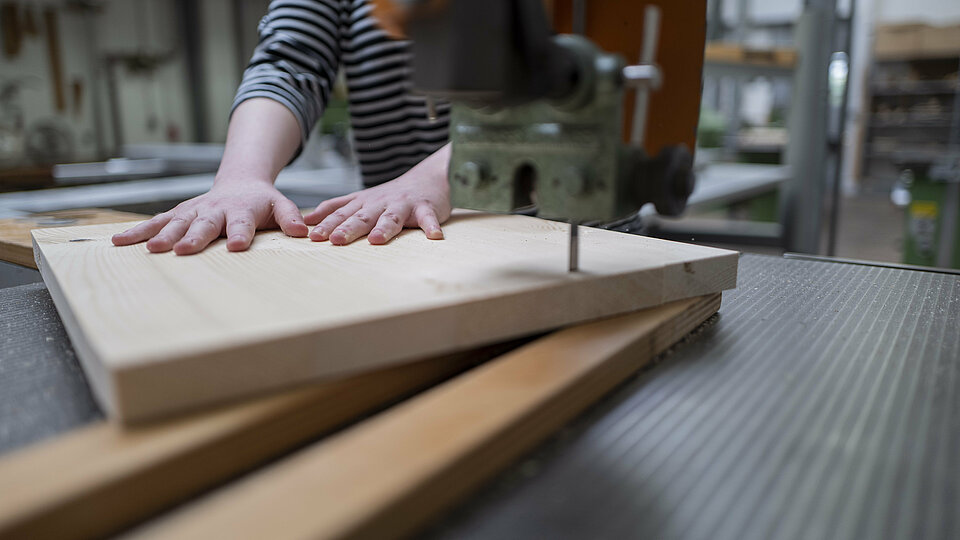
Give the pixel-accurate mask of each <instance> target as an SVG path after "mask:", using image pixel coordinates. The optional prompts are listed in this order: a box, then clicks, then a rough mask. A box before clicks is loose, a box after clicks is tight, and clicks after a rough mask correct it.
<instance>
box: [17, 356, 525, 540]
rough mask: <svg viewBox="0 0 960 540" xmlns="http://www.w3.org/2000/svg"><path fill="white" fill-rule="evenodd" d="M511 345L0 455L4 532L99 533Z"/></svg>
mask: <svg viewBox="0 0 960 540" xmlns="http://www.w3.org/2000/svg"><path fill="white" fill-rule="evenodd" d="M514 346H516V343H507V344H501V345H496V346H492V347H488V348H485V349H480V350H476V351H470V352H465V353H460V354H456V355H447V356H444V357H440V358H433V359H429V360H423V361H418V362H414V363H411V364H409V365H404V366H394V367H391V368H387V369H384V370H379V371H375V372H372V373H367V374H362V375H358V376H355V377H352V378H348V379H344V380H340V381H335V382H329V383H318V384H314V385H310V386H307V387H304V388H300V389H297V390H292V391H289V392H286V393H284V394H281V395H275V396H269V397H264V398H259V399H257V400H254V401H250V402H247V403H243V404H240V405H236V406H231V407H226V408H221V409H219V410H215V411H212V412H207V413H203V414H196V415H191V416H189V417H185V418H181V419H177V420H172V421H167V422H163V423H161V424H157V425H151V426H148V427H141V428H136V429H123V428H122V427H120V426H118V425H117V424H115V423H110V422H98V423H96V424H94V425H92V426H89V427H86V428H81V429H79V430H77V431H75V432H71V433H69V434H67V435H65V436H63V437H60V438H57V439H54V440H51V441H49V442H46V443H41V444H39V445H36V446H32V447H28V448H25V449H23V450H20V451H18V452H16V453H14V454H12V455H9V456H5V457H4V458H3V459H2V460H0V486H2V492H3V497H2V502H0V538H5V539H7V538H60V539H67V538H95V537H101V536H103V535H106V534H110V533H113V532H116V531H118V530H120V529H122V528H124V527H126V526H129V525H131V524H133V523H136V522H137V521H139V520H141V519H143V518H145V517H147V516H149V515H151V514H154V513H156V512H158V511H160V510H162V509H164V508H166V507H168V506H170V505H172V504H175V503H176V502H178V501H180V500H183V499H185V498H188V497H190V496H192V495H195V494H197V493H198V492H200V491H202V490H204V489H207V488H210V487H211V486H215V485H217V484H218V483H220V482H222V481H224V480H226V479H228V478H230V477H232V476H235V475H237V474H239V473H241V472H243V471H246V470H248V469H250V468H251V467H253V466H255V465H257V464H259V463H262V462H263V461H265V460H268V459H271V458H274V457H276V456H277V455H280V454H282V453H284V452H287V451H289V450H290V449H291V448H294V447H296V446H297V445H300V444H303V443H305V442H308V441H310V440H312V439H314V438H316V437H318V436H320V435H322V434H323V433H325V432H328V431H330V430H332V429H334V428H336V427H338V426H340V425H342V424H344V423H346V422H349V421H351V420H353V419H355V418H356V417H358V416H360V415H363V414H367V413H369V412H371V411H372V410H375V409H377V408H380V407H382V406H384V405H385V404H389V403H391V402H394V401H396V400H397V399H399V398H401V397H403V396H405V395H408V394H410V393H411V392H415V391H417V390H419V389H421V388H425V387H428V386H430V385H432V384H435V383H437V382H438V381H441V380H443V379H445V378H448V377H450V376H451V375H454V374H456V373H458V372H460V371H463V370H464V369H467V368H469V367H471V366H473V365H475V364H476V363H479V362H481V361H484V360H487V359H489V358H491V357H493V356H496V355H497V354H499V353H502V352H505V351H508V350H510V349H511V348H513V347H514Z"/></svg>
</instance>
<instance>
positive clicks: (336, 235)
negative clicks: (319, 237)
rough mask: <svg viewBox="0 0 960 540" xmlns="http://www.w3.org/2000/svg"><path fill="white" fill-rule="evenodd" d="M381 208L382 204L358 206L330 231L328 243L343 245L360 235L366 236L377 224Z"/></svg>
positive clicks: (381, 212)
mask: <svg viewBox="0 0 960 540" xmlns="http://www.w3.org/2000/svg"><path fill="white" fill-rule="evenodd" d="M383 210H384V208H383V206H373V207H371V206H364V207H362V208H360V209H359V210H357V211H356V212H355V213H354V214H353V215H352V216H350V217H349V218H347V219H346V221H344V222H343V223H342V224H341V225H340V226H338V227H337V228H336V229H334V230H333V232H332V233H330V243H331V244H334V245H337V246H343V245H346V244H349V243H350V242H353V241H354V240H356V239H357V238H360V237H361V236H366V234H367V233H368V232H370V231H371V230H372V229H373V226H374V225H376V224H377V219H378V218H379V217H380V215H381V214H383Z"/></svg>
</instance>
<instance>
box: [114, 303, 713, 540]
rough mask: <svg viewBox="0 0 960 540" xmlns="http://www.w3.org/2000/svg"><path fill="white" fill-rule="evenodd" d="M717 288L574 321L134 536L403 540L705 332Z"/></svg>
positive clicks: (251, 476) (169, 516) (161, 519)
mask: <svg viewBox="0 0 960 540" xmlns="http://www.w3.org/2000/svg"><path fill="white" fill-rule="evenodd" d="M719 307H720V295H719V294H714V295H708V296H704V297H700V298H693V299H687V300H681V301H677V302H673V303H670V304H667V305H664V306H659V307H655V308H650V309H646V310H643V311H640V312H637V313H633V314H628V315H623V316H620V317H616V318H613V319H608V320H603V321H597V322H594V323H590V324H585V325H581V326H577V327H574V328H569V329H565V330H562V331H559V332H556V333H554V334H551V335H549V336H547V337H544V338H541V339H539V340H537V341H534V342H532V343H530V344H528V345H526V346H523V347H521V348H519V349H517V350H515V351H513V352H511V353H508V354H506V355H504V356H501V357H499V358H497V359H495V360H492V361H491V362H488V363H486V364H484V365H483V366H481V367H478V368H475V369H473V370H471V371H469V372H467V373H464V374H463V375H460V376H459V377H456V378H454V379H452V380H450V381H448V382H446V383H444V384H441V385H439V386H436V387H434V388H432V389H431V390H428V391H427V392H424V393H422V394H420V395H418V396H416V397H414V398H412V399H410V400H408V401H406V402H404V403H402V404H400V405H397V406H395V407H393V408H391V409H389V410H388V411H386V412H384V413H381V414H380V415H377V416H375V417H373V418H371V419H370V420H368V421H366V422H363V423H361V424H358V425H357V426H355V427H353V428H351V429H349V430H346V431H345V432H342V433H340V434H338V435H335V436H333V437H331V438H330V439H328V440H324V441H321V442H319V443H317V444H315V445H313V446H311V447H308V448H306V449H304V450H303V451H301V452H299V453H297V454H294V455H293V456H291V457H289V458H287V459H285V460H283V461H281V462H279V463H277V464H276V465H273V466H271V467H268V468H266V469H263V470H261V471H258V472H257V473H255V474H252V475H250V476H249V477H247V478H244V479H243V480H241V481H239V482H238V483H236V484H234V485H229V486H226V487H225V488H224V489H221V490H219V491H217V492H214V493H212V494H211V495H209V496H207V497H204V498H202V499H200V500H198V501H196V502H195V503H193V504H191V505H187V506H184V507H182V508H181V509H179V510H177V511H174V512H173V513H172V514H171V515H168V516H165V517H161V518H160V519H158V520H156V521H154V522H153V523H148V524H147V525H146V526H145V527H142V528H141V529H139V530H137V531H134V534H132V535H131V536H132V537H134V538H152V539H166V538H176V539H178V540H181V539H194V538H196V539H205V538H233V539H237V540H240V539H246V538H251V539H254V538H274V539H285V538H290V539H293V538H317V539H333V538H401V537H406V536H408V535H410V534H411V533H413V532H416V531H417V530H418V528H420V527H422V526H423V525H425V524H426V523H428V522H429V521H430V520H431V519H433V518H435V517H436V516H437V515H438V514H439V513H441V512H442V511H443V510H445V509H447V508H449V507H451V506H452V505H454V504H456V503H457V502H458V501H459V500H461V499H462V498H463V497H464V496H466V495H467V494H469V493H470V492H471V490H473V489H475V488H476V487H478V486H479V485H481V484H482V483H483V482H484V481H485V480H486V479H488V478H489V477H490V476H491V475H493V474H495V473H496V472H497V471H499V470H500V469H502V468H503V467H505V466H506V465H508V464H509V463H510V462H511V461H513V460H515V459H516V458H518V457H520V456H521V455H523V454H524V453H525V452H527V451H529V450H531V449H532V448H533V447H534V446H535V445H536V444H537V443H539V442H541V441H542V440H544V439H545V438H546V437H547V436H549V435H550V434H551V433H553V432H554V431H555V430H556V429H558V428H560V427H561V426H562V425H564V424H565V423H566V422H568V421H570V420H571V419H572V418H574V417H575V416H576V415H577V414H579V413H580V412H581V411H583V410H584V409H585V408H586V407H588V406H589V405H590V404H591V403H593V402H594V401H596V400H597V399H598V398H599V397H600V396H602V395H603V394H605V393H606V392H608V391H610V390H611V389H612V388H614V387H615V386H616V385H617V384H618V383H619V382H621V381H622V380H624V379H625V378H626V377H628V376H629V375H631V374H632V373H634V372H636V370H637V369H639V368H640V367H642V366H643V365H644V364H646V363H647V362H648V361H649V360H650V359H651V358H653V357H654V356H656V355H657V354H659V353H660V352H663V351H664V350H665V349H667V348H668V347H670V346H671V345H672V344H673V343H675V342H676V341H678V340H680V339H681V338H682V337H683V336H684V335H686V334H687V333H688V332H690V331H691V330H693V329H694V328H696V327H697V326H698V325H699V324H700V323H702V322H703V321H704V320H705V319H707V318H708V317H710V315H712V314H713V313H715V312H716V311H717V310H718V309H719Z"/></svg>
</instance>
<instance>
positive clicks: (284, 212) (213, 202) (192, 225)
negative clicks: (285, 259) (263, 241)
mask: <svg viewBox="0 0 960 540" xmlns="http://www.w3.org/2000/svg"><path fill="white" fill-rule="evenodd" d="M278 225H279V226H280V229H282V230H283V232H284V233H286V234H287V235H289V236H295V237H304V236H306V235H307V226H306V225H305V224H304V223H303V218H302V216H301V215H300V209H299V208H297V205H296V204H294V203H293V201H291V200H290V199H288V198H286V197H284V196H283V194H281V193H280V192H279V191H278V190H277V188H275V187H274V186H273V184H271V183H269V182H267V181H259V180H258V181H247V182H244V181H233V182H231V183H230V185H229V186H223V187H218V185H217V184H214V187H213V188H212V189H211V190H210V191H209V192H207V193H204V194H203V195H200V196H199V197H195V198H193V199H190V200H188V201H184V202H182V203H180V204H179V205H177V207H176V208H174V209H173V210H170V211H168V212H164V213H162V214H158V215H157V216H154V217H153V218H152V219H149V220H147V221H144V222H143V223H141V224H139V225H137V226H136V227H133V228H132V229H129V230H127V231H124V232H122V233H120V234H117V235H114V237H113V244H114V245H117V246H127V245H130V244H136V243H138V242H143V241H144V240H148V241H147V249H148V250H150V251H151V252H153V253H163V252H166V251H170V250H171V249H173V252H174V253H176V254H177V255H190V254H193V253H197V252H199V251H201V250H203V248H205V247H207V245H209V244H210V242H213V241H214V240H216V239H217V238H219V237H220V236H222V235H223V234H224V232H225V233H226V236H227V249H228V250H230V251H243V250H245V249H247V248H248V247H250V243H251V242H253V236H254V233H255V232H256V230H257V229H267V228H274V227H276V226H278Z"/></svg>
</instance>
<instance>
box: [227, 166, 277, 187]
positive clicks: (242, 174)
mask: <svg viewBox="0 0 960 540" xmlns="http://www.w3.org/2000/svg"><path fill="white" fill-rule="evenodd" d="M273 181H274V178H271V177H270V175H268V174H264V173H256V172H253V171H246V170H230V169H224V168H222V167H221V169H220V170H219V171H217V175H216V176H214V178H213V186H214V187H217V186H243V185H270V186H272V185H273Z"/></svg>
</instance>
